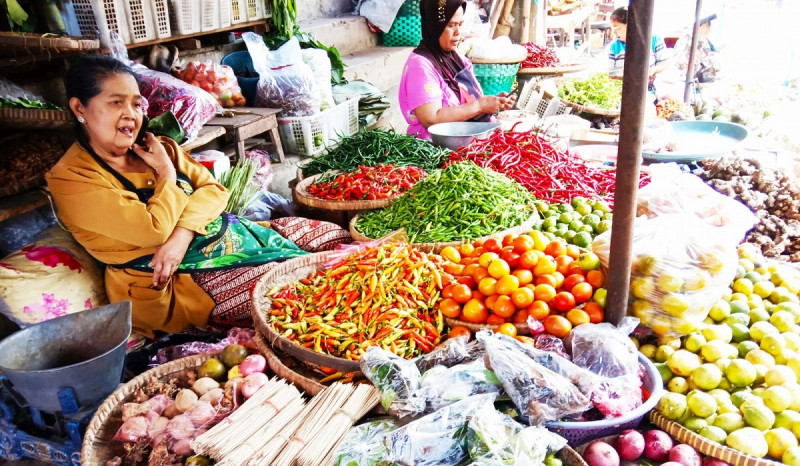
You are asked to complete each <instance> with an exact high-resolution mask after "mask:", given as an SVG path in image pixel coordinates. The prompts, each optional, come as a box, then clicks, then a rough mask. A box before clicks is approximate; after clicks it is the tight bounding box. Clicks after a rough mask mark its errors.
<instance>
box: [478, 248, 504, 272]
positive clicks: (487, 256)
mask: <svg viewBox="0 0 800 466" xmlns="http://www.w3.org/2000/svg"><path fill="white" fill-rule="evenodd" d="M499 258H500V256H499V255H498V254H497V253H496V252H484V253H483V254H481V255H480V257H479V258H478V263H479V264H480V265H481V267H487V268H488V267H489V264H491V263H492V262H494V261H496V260H497V259H499Z"/></svg>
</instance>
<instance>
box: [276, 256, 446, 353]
mask: <svg viewBox="0 0 800 466" xmlns="http://www.w3.org/2000/svg"><path fill="white" fill-rule="evenodd" d="M440 263H441V257H440V256H436V255H431V254H425V253H422V252H419V251H418V250H416V249H414V248H412V247H411V246H409V245H407V244H388V243H384V244H382V245H380V246H377V247H374V248H369V249H367V250H365V251H363V252H358V253H355V254H350V255H348V256H346V257H344V258H343V259H341V260H339V261H337V262H336V263H334V264H333V265H331V267H330V268H329V269H327V270H325V271H321V272H314V273H312V274H311V275H310V276H309V277H308V278H304V279H302V280H300V281H299V282H292V283H290V284H288V285H285V286H283V287H280V288H275V289H273V290H271V291H270V292H269V293H267V296H269V297H271V298H272V310H271V311H270V316H269V319H270V322H271V323H272V325H273V327H274V328H275V331H277V332H278V333H280V334H282V335H283V336H284V337H286V338H288V339H290V340H292V341H294V342H295V343H297V344H299V345H303V346H305V347H306V348H313V349H314V351H317V352H320V353H327V354H330V355H333V356H337V357H341V358H346V359H353V360H359V359H361V355H362V354H363V353H364V352H365V351H366V350H367V348H369V347H370V346H380V347H381V348H383V349H385V350H388V351H391V352H393V353H395V354H397V355H399V356H403V357H405V358H411V357H414V356H418V355H419V354H421V353H427V352H429V351H431V350H432V349H433V348H434V347H435V346H436V345H437V344H438V343H439V341H441V332H442V330H444V321H443V317H442V314H441V313H440V312H439V310H438V308H437V304H438V301H439V299H440V297H441V289H442V273H441V272H440V270H439V264H440Z"/></svg>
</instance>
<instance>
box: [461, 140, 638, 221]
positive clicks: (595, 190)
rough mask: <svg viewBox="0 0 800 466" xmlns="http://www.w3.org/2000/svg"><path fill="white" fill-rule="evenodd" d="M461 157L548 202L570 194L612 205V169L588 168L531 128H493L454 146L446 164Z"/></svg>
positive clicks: (566, 198)
mask: <svg viewBox="0 0 800 466" xmlns="http://www.w3.org/2000/svg"><path fill="white" fill-rule="evenodd" d="M464 160H471V161H473V162H475V164H477V165H479V166H481V167H485V168H490V169H492V170H494V171H496V172H499V173H503V174H505V175H506V176H508V177H509V178H511V179H513V180H515V181H516V182H518V183H520V184H521V185H523V186H525V188H527V189H528V190H529V191H530V192H531V193H533V195H534V196H536V197H538V198H539V199H543V200H545V201H548V202H558V203H566V204H569V203H570V202H571V201H572V199H573V198H574V197H586V198H592V199H602V200H604V201H606V203H608V205H609V206H613V204H614V185H615V184H616V170H604V169H601V168H596V167H592V166H590V165H589V164H587V163H586V162H585V161H584V160H582V159H580V158H578V157H576V156H574V155H571V154H569V153H568V152H562V151H560V150H558V149H557V148H555V147H554V146H553V145H552V144H551V143H550V142H549V141H548V140H547V139H546V138H545V137H543V136H541V135H540V134H539V133H537V132H535V131H527V132H514V131H513V129H512V131H508V132H505V131H495V132H494V133H493V134H492V135H491V136H490V137H489V138H487V139H476V140H474V141H473V142H472V143H471V144H469V145H468V146H464V147H461V148H459V149H457V150H456V151H454V152H453V153H451V154H450V158H449V159H448V161H447V163H448V164H451V163H456V162H461V161H464ZM649 182H650V176H649V175H647V174H641V175H640V177H639V187H640V188H641V187H643V186H645V185H647V183H649Z"/></svg>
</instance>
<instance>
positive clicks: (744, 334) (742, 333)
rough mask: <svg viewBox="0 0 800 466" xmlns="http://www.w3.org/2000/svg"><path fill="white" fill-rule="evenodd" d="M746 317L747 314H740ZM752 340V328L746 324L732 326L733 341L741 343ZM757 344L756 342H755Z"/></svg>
mask: <svg viewBox="0 0 800 466" xmlns="http://www.w3.org/2000/svg"><path fill="white" fill-rule="evenodd" d="M739 315H745V316H746V314H739ZM749 339H750V328H749V327H747V325H746V324H738V323H737V324H731V340H732V341H734V342H736V343H740V342H743V341H745V340H749ZM754 343H755V342H754Z"/></svg>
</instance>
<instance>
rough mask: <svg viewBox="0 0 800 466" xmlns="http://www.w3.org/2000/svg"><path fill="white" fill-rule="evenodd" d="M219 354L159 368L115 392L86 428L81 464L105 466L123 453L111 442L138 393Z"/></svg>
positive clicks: (176, 362) (180, 374)
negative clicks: (100, 465) (124, 412)
mask: <svg viewBox="0 0 800 466" xmlns="http://www.w3.org/2000/svg"><path fill="white" fill-rule="evenodd" d="M218 354H220V352H219V351H217V352H212V353H203V354H196V355H194V356H188V357H185V358H181V359H177V360H175V361H171V362H168V363H166V364H162V365H161V366H158V367H156V368H153V369H150V370H149V371H147V372H144V373H142V374H139V375H138V376H136V377H134V378H133V379H131V380H130V381H129V382H128V383H126V384H124V385H122V386H121V387H119V388H117V390H115V391H114V393H112V394H111V395H110V396H109V397H108V398H106V400H105V401H103V404H101V405H100V407H99V408H97V411H95V413H94V416H93V417H92V420H91V421H90V422H89V426H88V427H87V428H86V433H85V434H84V436H83V447H82V449H81V464H105V463H106V461H107V460H109V459H111V458H113V457H114V456H117V455H121V454H123V453H124V450H123V447H122V443H121V442H114V441H112V440H111V439H112V438H113V437H114V434H116V433H117V430H118V429H119V428H120V426H121V425H122V405H123V404H125V403H126V402H127V401H128V400H130V399H132V398H133V396H134V394H135V392H136V390H137V389H139V388H141V387H144V386H145V385H147V383H148V382H150V381H151V380H153V379H158V380H162V381H168V380H169V379H171V378H175V377H180V376H182V375H185V374H186V373H188V372H189V371H192V370H195V369H196V368H198V367H199V366H200V365H201V364H203V362H204V361H205V360H207V359H209V358H211V357H214V356H216V355H218Z"/></svg>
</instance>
